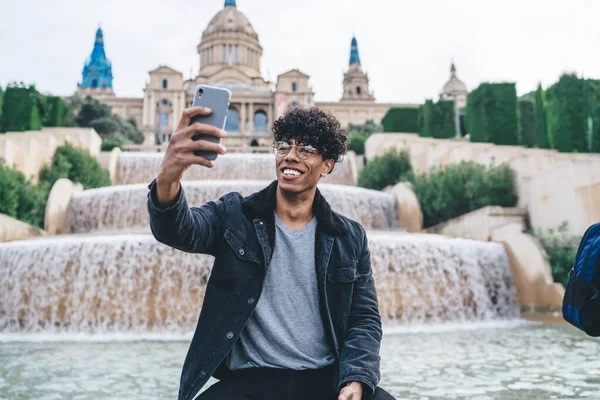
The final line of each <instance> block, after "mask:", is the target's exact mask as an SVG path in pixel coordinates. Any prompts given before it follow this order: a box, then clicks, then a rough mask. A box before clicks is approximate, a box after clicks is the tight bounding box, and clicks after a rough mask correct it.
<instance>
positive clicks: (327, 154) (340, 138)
mask: <svg viewBox="0 0 600 400" xmlns="http://www.w3.org/2000/svg"><path fill="white" fill-rule="evenodd" d="M273 136H274V137H275V141H276V142H278V141H280V140H290V139H296V141H297V142H298V143H303V144H310V145H312V146H314V147H315V148H316V149H317V150H318V151H319V152H320V153H321V154H322V155H323V159H324V160H333V161H335V162H336V163H339V162H342V160H343V156H344V154H346V150H347V148H346V145H347V142H348V136H347V134H346V131H345V130H344V129H342V126H341V125H340V121H338V119H337V118H336V117H334V116H333V115H331V114H329V113H326V112H325V111H323V110H321V109H319V108H318V107H294V108H290V109H289V110H288V111H287V112H286V113H285V114H284V115H282V116H281V117H279V119H278V120H276V121H275V122H273ZM330 172H331V171H330Z"/></svg>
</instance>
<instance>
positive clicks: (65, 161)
mask: <svg viewBox="0 0 600 400" xmlns="http://www.w3.org/2000/svg"><path fill="white" fill-rule="evenodd" d="M60 178H67V179H70V180H71V181H73V182H77V183H81V184H82V185H83V187H84V188H85V189H93V188H98V187H104V186H110V177H109V175H108V171H107V170H105V169H103V168H102V167H101V166H100V164H99V163H98V161H97V160H96V159H95V158H94V157H93V156H92V155H91V154H90V153H89V152H88V151H84V150H81V149H76V148H74V147H73V146H71V145H70V144H69V143H67V144H65V145H64V146H61V147H59V148H57V149H56V152H55V153H54V156H53V157H52V161H51V163H50V165H47V166H45V167H44V168H42V170H41V171H40V181H43V182H44V183H45V184H46V185H48V187H52V185H54V183H55V182H56V181H57V180H58V179H60Z"/></svg>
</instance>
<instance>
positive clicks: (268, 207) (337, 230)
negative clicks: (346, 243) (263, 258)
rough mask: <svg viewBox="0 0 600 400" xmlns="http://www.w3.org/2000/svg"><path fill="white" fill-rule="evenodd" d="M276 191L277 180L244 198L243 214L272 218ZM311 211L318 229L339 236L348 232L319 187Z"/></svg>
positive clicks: (251, 217)
mask: <svg viewBox="0 0 600 400" xmlns="http://www.w3.org/2000/svg"><path fill="white" fill-rule="evenodd" d="M276 193H277V180H275V181H273V182H272V183H271V184H270V185H269V186H267V187H266V188H264V189H263V190H261V191H258V192H256V193H254V194H251V195H250V196H248V197H246V198H245V199H244V202H243V203H242V207H243V211H244V214H245V215H246V216H247V217H248V218H249V219H250V220H253V219H254V218H257V217H258V218H261V219H263V220H266V221H270V220H272V219H273V218H274V217H273V215H274V214H273V212H274V210H275V202H276ZM313 212H314V213H315V216H316V217H317V223H318V225H319V229H320V230H322V231H323V232H326V233H328V234H330V235H334V236H339V235H343V234H345V233H347V232H348V228H347V227H346V224H345V223H344V220H342V218H340V217H339V216H338V215H337V214H336V213H334V212H333V210H332V209H331V206H330V205H329V203H328V202H327V200H325V197H323V195H322V194H321V192H320V191H319V189H317V192H316V193H315V199H314V202H313Z"/></svg>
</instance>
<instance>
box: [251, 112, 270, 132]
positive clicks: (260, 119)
mask: <svg viewBox="0 0 600 400" xmlns="http://www.w3.org/2000/svg"><path fill="white" fill-rule="evenodd" d="M267 123H268V118H267V113H266V112H264V111H262V110H259V111H257V112H255V113H254V132H256V133H267V132H268V131H269V128H268V127H267Z"/></svg>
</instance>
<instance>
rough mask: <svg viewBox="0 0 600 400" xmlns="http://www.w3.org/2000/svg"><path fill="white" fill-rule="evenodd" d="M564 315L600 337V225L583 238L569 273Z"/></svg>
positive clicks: (587, 232)
mask: <svg viewBox="0 0 600 400" xmlns="http://www.w3.org/2000/svg"><path fill="white" fill-rule="evenodd" d="M562 313H563V317H564V319H565V320H566V321H567V322H569V323H570V324H572V325H574V326H576V327H577V328H579V329H581V330H582V331H584V332H585V333H587V334H588V335H590V336H600V223H597V224H594V225H592V226H590V227H589V228H588V230H587V231H586V232H585V234H584V235H583V239H581V243H580V244H579V249H578V250H577V256H576V257H575V264H574V265H573V268H572V269H571V271H569V280H568V281H567V286H566V289H565V297H564V299H563V306H562Z"/></svg>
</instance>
